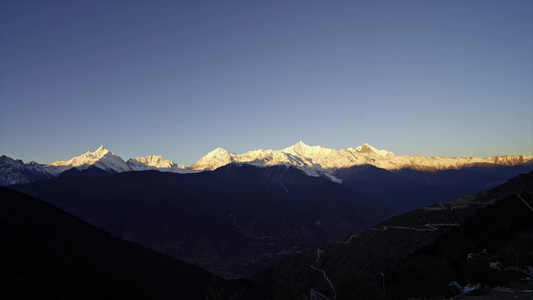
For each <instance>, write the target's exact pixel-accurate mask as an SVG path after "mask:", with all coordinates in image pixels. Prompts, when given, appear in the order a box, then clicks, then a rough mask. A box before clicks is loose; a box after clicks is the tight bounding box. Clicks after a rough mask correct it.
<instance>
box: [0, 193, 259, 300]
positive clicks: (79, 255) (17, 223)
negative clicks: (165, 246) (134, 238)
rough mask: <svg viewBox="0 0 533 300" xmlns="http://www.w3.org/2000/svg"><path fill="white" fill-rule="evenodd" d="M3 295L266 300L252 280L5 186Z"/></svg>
mask: <svg viewBox="0 0 533 300" xmlns="http://www.w3.org/2000/svg"><path fill="white" fill-rule="evenodd" d="M0 199H1V200H0V261H1V262H0V282H2V284H1V285H2V288H0V298H2V299H204V297H205V296H206V295H208V294H209V293H210V292H209V291H210V290H213V288H214V289H215V290H220V289H222V288H223V289H224V292H225V293H226V295H232V294H235V293H239V292H240V291H243V292H242V294H241V299H257V298H258V297H259V298H262V296H261V293H258V292H257V289H256V288H254V287H253V286H252V285H251V284H250V283H248V282H246V281H244V280H240V281H224V280H222V279H220V278H218V277H215V276H214V275H212V274H210V273H209V272H207V271H205V270H202V269H200V268H198V267H196V266H193V265H191V264H188V263H184V262H182V261H179V260H177V259H175V258H172V257H169V256H166V255H162V254H160V253H157V252H155V251H153V250H150V249H147V248H144V247H142V246H139V245H137V244H134V243H131V242H126V241H122V240H119V239H117V238H114V237H112V236H110V235H109V234H107V233H106V232H104V231H102V230H99V229H96V228H95V227H93V226H91V225H89V224H87V223H85V222H83V221H82V220H80V219H78V218H76V217H74V216H72V215H70V214H68V213H65V212H64V211H62V210H60V209H58V208H57V207H54V206H53V205H51V204H47V203H45V202H43V201H41V200H38V199H35V198H32V197H30V196H27V195H24V194H22V193H19V192H16V191H13V190H9V189H7V188H3V187H0Z"/></svg>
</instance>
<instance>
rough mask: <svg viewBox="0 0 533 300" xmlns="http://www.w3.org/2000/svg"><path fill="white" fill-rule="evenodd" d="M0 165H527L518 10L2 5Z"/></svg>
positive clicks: (531, 42)
mask: <svg viewBox="0 0 533 300" xmlns="http://www.w3.org/2000/svg"><path fill="white" fill-rule="evenodd" d="M0 9H1V12H0V13H1V14H0V22H1V24H0V25H1V26H0V153H1V154H4V155H8V156H10V157H12V158H20V159H23V160H24V161H30V160H35V161H37V162H41V163H50V162H52V161H55V160H57V159H62V160H67V159H70V158H72V157H73V156H75V155H79V154H82V153H84V152H86V151H94V150H96V149H97V148H98V147H99V146H100V145H102V144H103V145H104V146H105V147H106V148H108V149H109V150H111V151H112V152H114V153H116V154H118V155H120V156H122V157H123V158H124V159H128V158H134V157H137V156H145V155H149V154H154V155H162V156H163V157H164V158H166V159H171V160H173V161H175V162H177V163H181V164H185V165H190V164H192V163H193V162H195V161H197V160H198V159H199V158H200V157H202V156H203V155H205V154H206V153H207V152H209V151H211V150H213V149H215V148H216V147H222V148H225V149H227V150H229V151H231V152H235V153H244V152H246V151H249V150H255V149H261V148H263V149H282V148H284V147H287V146H290V145H293V144H295V143H296V142H298V141H299V140H303V141H304V142H305V143H306V144H308V145H322V146H326V147H329V148H335V149H343V148H348V147H357V146H359V145H362V144H363V143H369V144H371V145H373V146H374V147H377V148H379V149H387V150H389V151H392V152H394V153H396V154H397V155H403V154H407V155H415V154H416V155H427V156H447V157H451V156H481V157H487V156H492V155H505V154H528V155H533V2H532V1H505V2H499V1H412V2H401V1H391V2H386V1H368V2H365V1H354V2H352V1H313V2H305V1H265V2H262V1H236V2H224V1H222V2H218V1H208V2H203V1H194V2H185V1H133V2H132V1H57V2H54V1H42V2H31V1H24V2H18V1H17V2H15V1H2V2H0Z"/></svg>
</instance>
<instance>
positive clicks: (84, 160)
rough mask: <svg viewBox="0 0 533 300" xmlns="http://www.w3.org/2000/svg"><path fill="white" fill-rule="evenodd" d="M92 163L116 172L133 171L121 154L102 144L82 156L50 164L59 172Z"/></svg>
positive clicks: (86, 166) (84, 167) (83, 167)
mask: <svg viewBox="0 0 533 300" xmlns="http://www.w3.org/2000/svg"><path fill="white" fill-rule="evenodd" d="M92 165H94V166H96V167H98V168H101V169H104V170H109V171H114V172H125V171H131V169H130V167H129V166H128V165H127V164H126V163H125V162H124V160H123V159H122V158H121V157H120V156H118V155H116V154H114V153H112V152H110V151H109V150H107V149H106V148H105V147H104V146H100V147H99V148H98V149H96V151H94V152H90V151H88V152H86V153H84V154H82V155H80V156H75V157H73V158H72V159H70V160H68V161H63V160H58V161H55V162H53V163H51V164H50V165H49V166H50V167H54V168H55V169H56V170H57V171H58V172H62V171H65V170H67V169H69V168H72V167H76V168H78V169H86V168H88V167H89V166H92Z"/></svg>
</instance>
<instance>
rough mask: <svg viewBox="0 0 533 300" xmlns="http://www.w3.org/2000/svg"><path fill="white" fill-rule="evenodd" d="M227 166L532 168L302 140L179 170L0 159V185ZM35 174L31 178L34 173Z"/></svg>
mask: <svg viewBox="0 0 533 300" xmlns="http://www.w3.org/2000/svg"><path fill="white" fill-rule="evenodd" d="M230 163H241V164H251V165H255V166H260V167H268V166H274V165H287V166H294V167H297V168H299V169H301V170H303V171H305V172H306V173H307V174H308V175H310V176H324V177H327V178H329V179H331V180H333V181H337V182H340V179H338V178H336V177H335V176H334V175H333V171H335V170H338V169H342V168H349V167H354V166H363V165H372V166H375V167H378V168H381V169H386V170H400V169H405V168H411V169H415V170H428V171H437V170H447V169H460V168H464V167H470V166H477V165H494V166H515V165H526V164H527V165H529V164H533V156H528V155H518V156H516V155H507V156H493V157H489V158H478V157H454V158H445V157H425V156H405V155H404V156H396V155H394V153H392V152H390V151H387V150H378V149H376V148H374V147H372V146H370V145H368V144H364V145H363V146H359V147H357V148H355V149H354V148H348V149H341V150H336V149H330V148H326V147H322V146H308V145H306V144H304V143H303V142H302V141H300V142H298V143H297V144H295V145H293V146H290V147H287V148H285V149H281V150H270V149H269V150H263V149H260V150H254V151H250V152H247V153H244V154H235V153H231V152H229V151H228V150H225V149H222V148H217V149H215V150H213V151H211V152H209V153H208V154H207V155H205V156H204V157H202V158H201V159H200V160H199V161H198V162H196V163H194V164H192V165H191V166H189V167H185V166H183V165H179V164H176V163H174V162H173V161H170V160H164V159H163V158H162V157H161V156H153V155H149V156H146V157H140V158H139V157H137V158H135V159H129V160H128V161H124V160H123V159H122V158H121V157H120V156H118V155H116V154H114V153H112V152H110V151H109V150H107V149H105V148H104V146H101V147H100V148H98V149H97V150H96V151H94V152H86V153H84V154H82V155H80V156H76V157H74V158H72V159H70V160H68V161H62V160H58V161H56V162H53V163H51V164H49V165H42V164H38V163H35V162H30V163H27V164H24V163H23V162H22V161H20V160H13V159H11V158H9V157H7V156H4V155H2V156H0V184H2V185H10V184H16V183H26V182H31V181H35V180H36V179H39V180H40V179H46V178H52V177H57V176H58V175H59V174H60V173H62V172H64V171H66V170H69V169H71V168H76V169H78V170H85V169H88V168H89V167H97V168H99V169H102V170H105V171H107V172H110V173H120V172H127V171H143V170H159V171H165V172H175V173H190V172H201V171H205V170H215V169H217V168H219V167H222V166H225V165H227V164H230ZM34 173H35V174H37V175H35V174H34Z"/></svg>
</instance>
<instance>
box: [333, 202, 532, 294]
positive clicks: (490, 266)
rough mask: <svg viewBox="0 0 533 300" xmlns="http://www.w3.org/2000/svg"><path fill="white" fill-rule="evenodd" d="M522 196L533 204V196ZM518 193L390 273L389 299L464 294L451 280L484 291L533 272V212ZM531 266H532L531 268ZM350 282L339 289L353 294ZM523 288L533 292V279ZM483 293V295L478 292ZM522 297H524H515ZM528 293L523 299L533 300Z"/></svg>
mask: <svg viewBox="0 0 533 300" xmlns="http://www.w3.org/2000/svg"><path fill="white" fill-rule="evenodd" d="M520 197H522V199H524V200H525V201H526V202H528V203H529V205H530V206H531V205H532V204H533V195H532V194H526V193H524V194H522V195H521V196H520ZM520 197H519V196H518V195H516V194H514V195H510V196H508V197H506V198H505V199H503V200H501V201H499V202H497V203H496V204H494V205H490V206H487V207H485V208H482V209H480V210H479V211H478V212H477V213H476V214H475V215H474V216H472V217H470V218H468V219H467V220H466V221H464V222H463V223H462V224H461V226H459V227H456V228H454V229H452V230H451V231H450V232H449V233H447V234H443V235H441V236H440V237H438V238H437V239H436V240H435V241H434V242H433V243H431V244H430V245H428V246H427V247H423V248H421V249H419V250H418V251H416V252H415V253H414V254H412V255H409V257H407V258H404V259H402V260H400V261H399V262H398V263H396V265H395V266H394V267H393V268H391V269H390V270H387V271H386V272H385V273H386V274H387V275H386V276H387V288H388V290H389V292H388V293H386V294H385V295H386V296H387V298H389V299H408V298H412V297H421V298H426V299H427V298H432V297H437V298H449V297H452V296H454V295H456V294H457V293H458V292H459V290H455V291H454V290H453V289H450V287H449V286H448V285H449V283H450V282H452V281H456V282H457V283H458V284H459V285H460V286H463V287H464V286H466V285H477V284H479V286H480V288H491V287H495V286H506V285H510V284H511V283H513V282H520V279H525V278H526V277H529V276H531V275H532V274H533V269H529V268H531V266H533V210H531V209H529V208H528V206H527V205H526V204H524V202H522V199H520ZM528 266H529V268H528ZM347 279H348V278H346V277H345V278H343V280H342V281H344V285H343V286H342V287H339V293H341V294H342V293H344V291H342V290H344V289H345V290H346V291H349V290H350V289H351V288H350V287H349V286H350V285H352V286H353V285H354V284H355V283H354V282H352V283H351V284H349V282H348V281H347ZM522 285H524V286H523V288H522V289H526V290H527V289H529V290H530V289H531V288H533V283H532V282H531V279H530V280H529V281H522ZM477 293H478V294H480V293H483V292H482V291H478V292H477ZM513 296H514V298H516V299H518V296H520V293H516V294H514V295H513ZM527 296H528V294H523V295H522V297H520V298H521V299H531V295H529V297H527Z"/></svg>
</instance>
